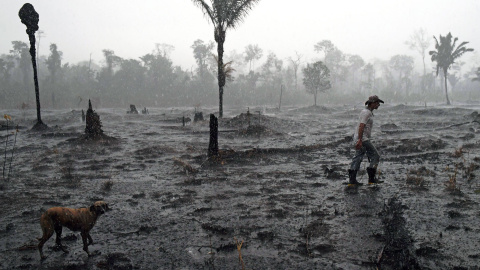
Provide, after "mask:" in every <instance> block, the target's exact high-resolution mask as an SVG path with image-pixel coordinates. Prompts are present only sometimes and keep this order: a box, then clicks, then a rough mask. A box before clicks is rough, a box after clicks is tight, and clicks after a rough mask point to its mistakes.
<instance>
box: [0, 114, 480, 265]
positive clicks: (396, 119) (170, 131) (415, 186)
mask: <svg viewBox="0 0 480 270" xmlns="http://www.w3.org/2000/svg"><path fill="white" fill-rule="evenodd" d="M360 109H361V108H352V107H351V106H343V107H342V106H335V107H334V106H332V107H306V108H282V110H281V111H279V110H268V111H267V112H265V111H261V110H260V109H255V108H252V109H251V112H252V115H251V116H249V117H251V118H250V119H248V118H247V114H246V110H231V111H226V112H225V117H224V118H223V119H219V131H220V134H219V147H220V158H219V159H218V160H215V161H212V160H208V159H207V156H206V152H207V147H208V126H209V125H208V122H207V121H199V122H189V123H188V124H187V125H186V126H185V127H183V126H182V122H178V121H171V120H172V119H180V118H181V117H182V116H184V115H185V116H186V115H189V116H191V118H193V115H192V114H193V112H192V110H183V109H182V108H175V109H154V108H152V109H149V111H150V114H148V115H130V114H129V115H127V114H125V110H124V109H98V110H97V113H98V114H99V115H100V118H101V120H102V124H103V130H104V131H105V134H107V135H108V136H109V137H111V138H114V140H99V141H85V140H81V135H82V133H83V130H84V128H85V127H84V124H83V123H82V122H81V116H80V111H60V110H55V111H48V110H46V111H45V112H44V113H43V120H44V122H45V123H46V124H47V125H49V126H51V127H52V128H51V129H50V130H47V131H44V132H43V133H35V132H31V131H27V130H26V129H20V131H19V134H18V137H17V142H16V147H17V148H16V151H15V155H14V159H13V162H12V167H13V168H12V173H11V175H10V177H9V180H8V181H6V180H2V182H0V213H1V217H2V218H1V221H0V254H1V255H0V256H1V257H2V258H3V259H2V260H1V261H0V268H2V269H241V263H240V262H239V251H238V249H237V242H236V241H235V240H234V239H237V241H238V243H241V242H242V241H243V244H242V246H241V249H240V251H241V254H242V259H243V262H244V264H245V267H246V268H247V269H375V268H376V267H380V268H381V269H399V268H401V267H405V268H408V269H415V268H417V269H453V268H457V269H462V268H461V267H463V269H476V268H475V267H477V265H478V259H479V258H480V253H479V251H478V248H477V245H478V242H479V240H480V233H479V232H480V227H479V226H480V225H479V224H480V223H479V221H480V220H479V219H480V215H479V210H480V206H479V204H478V201H479V197H480V194H479V193H480V185H479V179H478V176H476V175H478V174H479V173H480V172H479V171H478V168H479V167H480V156H479V154H478V150H479V149H480V144H479V143H478V136H479V135H477V134H479V133H480V124H479V123H478V122H477V118H478V113H477V111H478V109H479V108H478V107H474V106H449V107H442V106H437V107H415V106H405V105H398V106H388V105H386V106H382V107H380V109H379V110H378V111H375V112H374V114H375V119H374V120H375V123H374V125H375V127H374V134H373V136H374V138H375V145H376V146H377V148H378V150H379V152H380V154H381V156H382V158H381V162H380V166H379V177H380V178H381V180H384V181H385V183H383V184H381V185H379V186H375V187H374V186H366V185H365V186H362V187H360V188H358V189H351V188H348V187H346V186H345V185H343V184H342V183H343V182H345V181H346V179H347V175H346V170H347V168H348V164H349V161H350V157H351V155H352V154H353V149H352V142H351V141H350V140H349V138H350V136H351V135H352V133H353V127H354V125H355V118H356V116H357V114H358V112H359V110H360ZM258 111H260V113H258ZM2 113H7V114H9V115H11V116H12V117H13V119H17V118H18V119H22V120H23V118H24V116H23V112H20V111H2ZM207 113H209V110H208V109H205V111H204V114H205V115H207ZM34 116H35V112H34V111H31V112H30V113H29V114H27V115H26V120H24V121H22V122H21V123H20V125H21V126H27V127H28V126H32V125H33V124H32V123H34V121H33V120H34ZM206 118H208V117H206ZM248 121H250V126H249V124H248ZM0 133H1V134H0V135H1V136H2V138H3V139H4V138H5V133H6V131H5V130H4V129H2V130H0ZM79 138H80V139H79ZM2 153H3V151H2ZM2 161H3V158H2ZM2 163H3V162H2ZM365 166H366V163H365V162H364V163H363V164H362V169H361V171H360V172H359V176H358V179H359V180H360V181H361V182H366V179H367V176H366V173H365ZM96 200H105V201H107V202H108V203H109V204H110V205H111V208H112V209H113V210H112V211H110V212H107V213H106V214H105V215H103V216H102V217H101V218H100V219H99V220H98V221H97V224H96V225H95V227H94V228H93V229H92V231H91V235H92V237H93V240H94V245H92V246H90V250H98V251H100V252H101V254H100V255H97V256H94V257H91V258H88V257H87V256H86V254H85V253H84V252H83V250H82V244H81V237H80V236H79V233H77V232H74V233H72V232H70V231H68V230H67V229H65V230H64V232H63V236H64V243H65V244H66V245H67V246H68V248H69V249H70V253H68V254H63V253H62V252H61V251H58V250H57V249H55V248H54V242H55V241H54V240H53V238H52V239H51V240H50V241H48V242H47V243H46V245H45V247H44V253H45V254H46V255H48V256H49V257H48V258H47V259H46V260H45V261H43V262H40V259H39V254H38V250H37V249H36V244H37V240H36V238H37V237H40V236H41V229H40V225H39V217H40V215H41V214H42V212H43V211H45V210H46V209H48V208H49V207H52V206H66V207H75V208H76V207H85V206H88V205H90V204H91V203H92V202H94V201H96Z"/></svg>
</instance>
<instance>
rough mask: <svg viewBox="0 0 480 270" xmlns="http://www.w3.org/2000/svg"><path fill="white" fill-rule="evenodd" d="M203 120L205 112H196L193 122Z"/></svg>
mask: <svg viewBox="0 0 480 270" xmlns="http://www.w3.org/2000/svg"><path fill="white" fill-rule="evenodd" d="M197 121H203V113H202V112H195V115H194V116H193V122H197Z"/></svg>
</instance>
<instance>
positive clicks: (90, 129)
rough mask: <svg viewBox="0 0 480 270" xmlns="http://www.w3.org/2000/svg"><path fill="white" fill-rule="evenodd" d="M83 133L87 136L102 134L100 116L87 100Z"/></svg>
mask: <svg viewBox="0 0 480 270" xmlns="http://www.w3.org/2000/svg"><path fill="white" fill-rule="evenodd" d="M86 121H87V123H86V127H85V134H87V136H88V137H96V136H99V135H102V134H103V130H102V122H101V121H100V116H99V115H98V114H97V113H96V112H95V111H94V110H93V109H92V103H91V102H90V100H88V110H87V116H86Z"/></svg>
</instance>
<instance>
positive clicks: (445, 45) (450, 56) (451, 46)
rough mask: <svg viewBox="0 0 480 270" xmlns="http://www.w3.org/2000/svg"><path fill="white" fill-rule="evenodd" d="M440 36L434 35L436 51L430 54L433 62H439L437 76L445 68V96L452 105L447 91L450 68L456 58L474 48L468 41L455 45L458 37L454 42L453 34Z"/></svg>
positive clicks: (448, 103)
mask: <svg viewBox="0 0 480 270" xmlns="http://www.w3.org/2000/svg"><path fill="white" fill-rule="evenodd" d="M439 36H440V42H439V40H438V39H437V38H436V37H435V36H434V37H433V38H434V39H435V49H436V50H435V51H430V52H429V54H430V55H431V56H432V62H437V76H438V71H439V69H440V68H441V69H442V70H443V75H444V76H443V78H444V80H445V96H446V98H447V105H450V100H449V99H448V92H447V78H448V69H449V68H451V66H452V65H453V63H455V60H456V59H457V58H459V57H460V56H462V55H463V54H464V53H466V52H471V51H473V49H471V48H466V47H465V45H467V44H468V42H462V43H460V45H458V46H457V47H455V45H456V43H457V40H458V38H455V39H454V40H453V42H452V34H451V33H448V34H447V36H445V37H444V36H442V35H439Z"/></svg>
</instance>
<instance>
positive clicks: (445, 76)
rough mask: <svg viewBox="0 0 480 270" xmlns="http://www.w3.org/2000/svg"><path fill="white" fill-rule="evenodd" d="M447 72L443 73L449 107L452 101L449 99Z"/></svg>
mask: <svg viewBox="0 0 480 270" xmlns="http://www.w3.org/2000/svg"><path fill="white" fill-rule="evenodd" d="M447 73H448V72H447V71H446V70H445V71H444V72H443V75H444V76H443V78H444V79H445V97H447V105H450V99H448V91H447Z"/></svg>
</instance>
